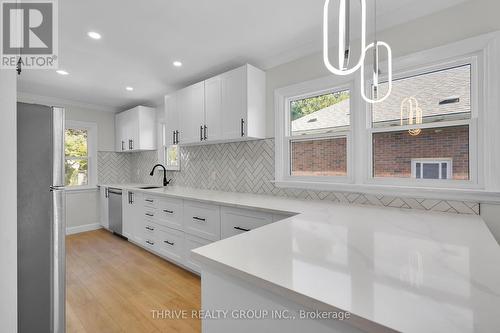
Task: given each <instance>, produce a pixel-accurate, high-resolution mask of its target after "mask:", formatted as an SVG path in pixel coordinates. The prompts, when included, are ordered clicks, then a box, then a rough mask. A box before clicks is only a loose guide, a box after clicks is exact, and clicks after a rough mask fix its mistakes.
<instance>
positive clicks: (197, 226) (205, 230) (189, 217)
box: [183, 200, 220, 241]
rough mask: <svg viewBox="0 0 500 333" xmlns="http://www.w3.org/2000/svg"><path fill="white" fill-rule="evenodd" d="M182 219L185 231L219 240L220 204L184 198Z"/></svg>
mask: <svg viewBox="0 0 500 333" xmlns="http://www.w3.org/2000/svg"><path fill="white" fill-rule="evenodd" d="M183 220H184V231H185V232H186V233H188V234H191V235H195V236H198V237H201V238H205V239H209V240H212V241H217V240H220V206H217V205H211V204H206V203H201V202H197V201H187V200H184V217H183Z"/></svg>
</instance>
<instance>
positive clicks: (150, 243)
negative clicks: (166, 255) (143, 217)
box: [146, 241, 155, 245]
mask: <svg viewBox="0 0 500 333" xmlns="http://www.w3.org/2000/svg"><path fill="white" fill-rule="evenodd" d="M146 243H148V244H149V245H155V243H153V242H150V241H146Z"/></svg>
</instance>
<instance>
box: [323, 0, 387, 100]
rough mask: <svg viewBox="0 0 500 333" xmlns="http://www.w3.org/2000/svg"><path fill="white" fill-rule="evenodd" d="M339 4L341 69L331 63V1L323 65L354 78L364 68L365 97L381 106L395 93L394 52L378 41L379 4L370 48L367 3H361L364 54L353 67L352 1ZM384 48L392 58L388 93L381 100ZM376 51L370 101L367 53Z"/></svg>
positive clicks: (341, 0)
mask: <svg viewBox="0 0 500 333" xmlns="http://www.w3.org/2000/svg"><path fill="white" fill-rule="evenodd" d="M334 1H338V2H339V28H338V67H335V66H333V65H332V64H331V63H330V57H329V40H328V16H329V15H328V14H329V7H330V0H325V5H324V8H323V62H324V63H325V66H326V68H327V69H328V70H329V71H330V72H331V73H333V74H335V75H342V76H345V75H350V74H352V73H354V72H356V71H357V70H358V69H361V96H362V97H363V99H364V100H365V101H366V102H368V103H380V102H382V101H384V100H386V99H387V98H388V97H389V95H390V94H391V92H392V50H391V47H390V46H389V45H388V44H387V43H385V42H381V41H378V40H377V19H376V17H377V11H376V8H377V3H376V0H374V7H375V9H374V16H375V20H374V22H375V31H374V36H375V37H374V42H373V43H372V44H370V45H368V46H366V0H359V1H360V4H361V50H362V51H361V55H360V57H359V61H358V62H357V63H356V65H354V66H353V67H351V68H349V62H350V57H351V40H350V38H351V34H350V31H351V28H350V23H351V22H350V21H351V20H350V14H351V3H350V1H351V0H334ZM380 47H383V48H385V49H386V52H387V55H388V61H387V66H388V73H387V75H388V91H387V93H386V94H385V95H384V96H383V97H382V98H379V85H380V80H379V76H380V59H379V48H380ZM372 48H373V53H374V55H373V77H372V79H373V84H372V92H371V95H372V96H371V98H368V97H367V96H366V94H365V73H364V69H365V66H364V63H365V58H366V53H367V52H368V51H369V50H371V49H372Z"/></svg>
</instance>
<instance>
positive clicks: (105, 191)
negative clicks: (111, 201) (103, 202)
mask: <svg viewBox="0 0 500 333" xmlns="http://www.w3.org/2000/svg"><path fill="white" fill-rule="evenodd" d="M104 196H105V197H106V198H109V189H108V188H107V187H106V189H105V190H104Z"/></svg>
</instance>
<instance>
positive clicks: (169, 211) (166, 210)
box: [163, 209, 174, 214]
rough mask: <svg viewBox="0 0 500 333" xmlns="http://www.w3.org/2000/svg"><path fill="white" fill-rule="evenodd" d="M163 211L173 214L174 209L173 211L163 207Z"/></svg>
mask: <svg viewBox="0 0 500 333" xmlns="http://www.w3.org/2000/svg"><path fill="white" fill-rule="evenodd" d="M163 211H164V212H165V213H169V214H173V213H174V211H173V210H168V209H164V210H163Z"/></svg>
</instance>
